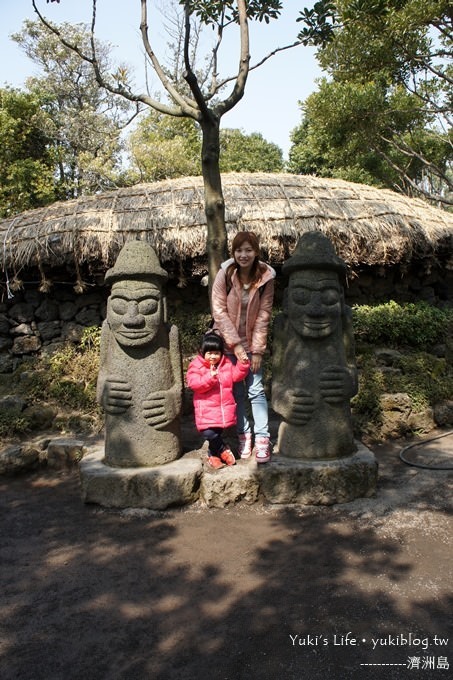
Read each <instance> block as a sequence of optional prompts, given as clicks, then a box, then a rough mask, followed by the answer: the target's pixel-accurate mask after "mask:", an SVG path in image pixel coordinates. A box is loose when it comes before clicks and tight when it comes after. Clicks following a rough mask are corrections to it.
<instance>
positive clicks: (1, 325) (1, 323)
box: [0, 314, 9, 335]
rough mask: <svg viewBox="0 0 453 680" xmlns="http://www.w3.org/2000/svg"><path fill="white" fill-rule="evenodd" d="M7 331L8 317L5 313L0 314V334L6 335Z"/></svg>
mask: <svg viewBox="0 0 453 680" xmlns="http://www.w3.org/2000/svg"><path fill="white" fill-rule="evenodd" d="M8 333H9V322H8V317H7V316H5V314H0V335H8Z"/></svg>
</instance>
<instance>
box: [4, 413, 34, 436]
mask: <svg viewBox="0 0 453 680" xmlns="http://www.w3.org/2000/svg"><path fill="white" fill-rule="evenodd" d="M29 429H30V422H29V420H28V419H27V418H25V417H24V416H22V415H17V416H11V414H10V413H1V412H0V439H9V438H10V437H14V436H17V435H20V434H23V433H24V432H28V430H29Z"/></svg>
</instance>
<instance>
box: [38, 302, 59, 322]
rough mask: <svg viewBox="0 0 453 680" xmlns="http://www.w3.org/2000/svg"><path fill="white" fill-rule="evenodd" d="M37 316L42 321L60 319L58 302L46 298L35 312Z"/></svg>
mask: <svg viewBox="0 0 453 680" xmlns="http://www.w3.org/2000/svg"><path fill="white" fill-rule="evenodd" d="M35 315H36V318H37V319H39V320H40V321H58V319H59V308H58V303H57V302H54V301H53V300H49V298H45V299H44V300H43V301H42V302H41V304H40V305H39V307H38V309H37V310H36V312H35Z"/></svg>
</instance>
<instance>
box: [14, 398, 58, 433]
mask: <svg viewBox="0 0 453 680" xmlns="http://www.w3.org/2000/svg"><path fill="white" fill-rule="evenodd" d="M22 415H23V416H24V418H26V419H27V420H28V422H29V427H30V429H32V430H45V429H47V428H50V427H51V426H52V424H53V421H54V420H55V416H56V415H57V409H56V408H54V407H53V406H49V405H48V404H31V405H30V406H27V408H25V409H24V410H23V412H22Z"/></svg>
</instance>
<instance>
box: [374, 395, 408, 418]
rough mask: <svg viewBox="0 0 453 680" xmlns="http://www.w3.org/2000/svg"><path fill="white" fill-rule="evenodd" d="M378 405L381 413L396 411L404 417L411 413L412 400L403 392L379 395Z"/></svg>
mask: <svg viewBox="0 0 453 680" xmlns="http://www.w3.org/2000/svg"><path fill="white" fill-rule="evenodd" d="M379 403H380V406H381V410H382V411H397V412H398V413H403V414H404V415H406V416H407V415H409V413H410V412H411V411H412V400H411V398H410V396H409V395H408V394H406V393H405V392H395V393H393V394H392V393H384V394H381V398H380V400H379Z"/></svg>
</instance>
